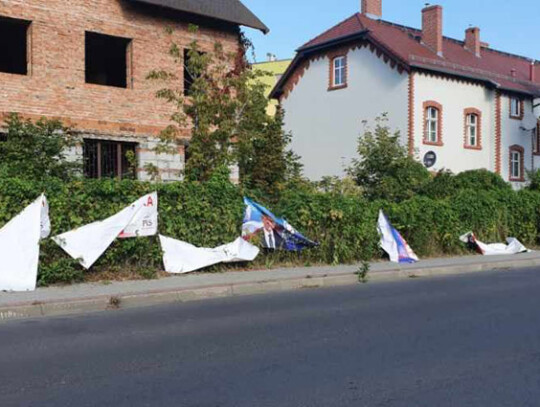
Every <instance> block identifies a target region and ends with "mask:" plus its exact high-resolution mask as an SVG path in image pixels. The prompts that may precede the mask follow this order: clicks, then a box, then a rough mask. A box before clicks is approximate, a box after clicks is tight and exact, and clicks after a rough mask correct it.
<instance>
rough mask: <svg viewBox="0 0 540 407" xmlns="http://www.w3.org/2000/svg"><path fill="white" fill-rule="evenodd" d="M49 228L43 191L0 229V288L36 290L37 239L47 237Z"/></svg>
mask: <svg viewBox="0 0 540 407" xmlns="http://www.w3.org/2000/svg"><path fill="white" fill-rule="evenodd" d="M50 230H51V222H50V220H49V205H48V203H47V198H46V197H45V195H44V194H43V195H41V196H40V197H39V198H38V199H36V200H35V201H34V202H33V203H32V204H30V205H29V206H27V207H26V208H25V209H24V210H23V211H22V212H21V213H20V214H18V215H17V216H16V217H14V218H13V219H12V220H11V221H9V222H8V223H7V224H6V225H5V226H4V227H3V228H2V229H0V259H2V261H1V263H0V290H2V291H33V290H35V289H36V283H37V273H38V262H39V241H40V240H41V239H45V238H46V237H48V236H49V233H50Z"/></svg>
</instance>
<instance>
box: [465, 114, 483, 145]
mask: <svg viewBox="0 0 540 407" xmlns="http://www.w3.org/2000/svg"><path fill="white" fill-rule="evenodd" d="M465 148H469V149H474V150H480V149H482V113H481V112H480V110H478V109H475V108H468V109H465Z"/></svg>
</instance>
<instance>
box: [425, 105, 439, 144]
mask: <svg viewBox="0 0 540 407" xmlns="http://www.w3.org/2000/svg"><path fill="white" fill-rule="evenodd" d="M440 113H441V112H440V111H439V109H437V108H436V107H433V106H428V107H427V108H426V134H425V139H426V141H427V142H429V143H438V142H439V126H440V122H439V121H440Z"/></svg>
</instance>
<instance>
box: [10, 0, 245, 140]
mask: <svg viewBox="0 0 540 407" xmlns="http://www.w3.org/2000/svg"><path fill="white" fill-rule="evenodd" d="M145 11H150V12H145ZM0 16H8V17H14V18H22V19H26V20H31V21H32V25H31V34H30V36H31V42H30V44H31V45H30V46H31V51H30V54H31V70H30V73H29V75H27V76H20V75H12V74H5V73H0V115H1V114H6V113H9V112H17V113H21V114H23V115H25V116H29V117H40V116H47V117H59V118H61V119H63V120H65V121H66V124H68V125H72V126H75V127H76V128H77V129H80V130H82V131H89V132H97V133H108V134H125V133H129V134H157V133H158V132H159V131H160V130H161V129H162V128H163V127H165V126H166V125H168V124H170V122H169V115H170V113H171V106H170V105H168V104H166V103H164V102H161V101H158V100H156V98H155V97H154V93H155V91H156V90H157V89H158V88H159V87H160V86H159V85H158V84H157V83H154V82H151V81H148V80H146V79H145V77H146V75H147V74H148V73H149V72H150V71H151V70H152V69H169V70H175V71H176V73H177V74H178V75H179V82H178V86H182V85H181V84H182V83H183V82H182V79H183V78H182V70H181V69H180V66H179V65H175V64H174V63H173V62H172V60H171V59H170V58H169V57H168V55H167V51H168V48H169V45H170V39H171V36H170V35H168V34H166V32H165V28H166V27H171V28H173V29H174V30H175V32H174V34H173V38H174V39H175V40H176V41H177V42H178V44H179V45H184V46H188V45H189V43H190V42H191V41H192V39H194V38H195V37H194V35H193V34H190V33H188V24H189V23H190V22H192V18H191V17H189V18H188V17H186V15H185V14H180V13H173V12H172V11H166V10H160V9H156V8H152V7H144V8H142V7H141V6H139V5H136V4H135V3H134V2H130V1H126V0H70V1H66V0H45V1H44V0H24V1H20V0H3V1H1V2H0ZM198 23H199V24H198V25H199V27H200V30H199V32H198V34H196V37H197V38H198V40H199V43H200V45H201V48H203V50H204V49H206V50H211V49H212V48H213V45H214V43H215V41H216V40H219V41H220V42H222V44H223V45H224V48H225V50H226V51H228V52H236V51H237V50H238V35H237V28H236V27H234V26H231V25H221V26H219V25H215V24H214V25H213V26H212V25H210V23H208V24H207V25H205V24H201V22H200V21H199V22H198ZM203 23H204V20H203ZM85 31H94V32H98V33H103V34H108V35H115V36H120V37H126V38H131V39H132V40H133V41H132V65H131V66H132V80H133V82H132V83H133V86H132V88H128V89H123V88H113V87H106V86H100V85H92V84H86V83H85V47H84V44H85ZM128 82H129V78H128Z"/></svg>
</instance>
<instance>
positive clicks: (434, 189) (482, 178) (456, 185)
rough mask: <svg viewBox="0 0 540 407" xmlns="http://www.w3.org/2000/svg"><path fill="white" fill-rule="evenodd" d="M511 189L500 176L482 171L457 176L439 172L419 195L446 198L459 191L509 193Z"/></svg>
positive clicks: (472, 171)
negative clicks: (497, 191)
mask: <svg viewBox="0 0 540 407" xmlns="http://www.w3.org/2000/svg"><path fill="white" fill-rule="evenodd" d="M511 189H512V188H511V186H510V184H508V183H507V182H505V181H504V180H503V179H502V177H501V176H500V175H498V174H495V173H492V172H490V171H488V170H483V169H482V170H471V171H465V172H462V173H460V174H457V175H454V174H452V173H451V172H449V171H440V172H439V173H437V175H436V176H435V177H433V178H432V179H431V181H430V182H428V183H426V184H425V185H424V188H423V189H422V191H421V193H422V194H423V195H426V196H429V197H431V198H447V197H451V196H453V195H455V194H456V193H458V192H459V191H461V190H474V191H492V190H499V191H510V190H511Z"/></svg>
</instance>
